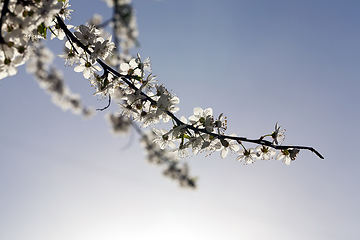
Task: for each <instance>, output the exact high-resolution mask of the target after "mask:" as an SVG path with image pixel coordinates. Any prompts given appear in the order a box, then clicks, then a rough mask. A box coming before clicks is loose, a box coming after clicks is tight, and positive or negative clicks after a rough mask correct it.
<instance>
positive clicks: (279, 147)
mask: <svg viewBox="0 0 360 240" xmlns="http://www.w3.org/2000/svg"><path fill="white" fill-rule="evenodd" d="M56 19H57V21H58V23H59V25H60V27H61V28H62V29H63V30H64V32H65V34H66V36H67V37H68V39H69V40H70V39H71V41H72V42H75V43H76V44H77V45H78V46H79V47H81V48H82V49H83V50H84V51H85V52H86V53H88V54H91V52H90V50H89V49H88V48H86V47H85V46H84V45H83V44H82V43H81V42H80V40H78V39H77V38H76V37H75V36H74V35H73V33H71V32H70V31H69V29H68V28H67V27H66V25H65V23H64V22H63V20H62V19H61V18H60V17H59V16H56ZM96 61H97V62H98V63H99V64H100V65H101V67H102V68H103V69H104V74H107V73H108V72H110V73H112V74H113V75H114V76H117V77H119V78H121V79H122V80H123V81H124V82H125V83H126V84H127V85H128V86H129V87H130V88H132V89H133V90H135V91H139V89H138V88H137V87H136V86H135V85H134V84H133V83H132V82H131V81H130V80H129V79H132V76H130V75H123V74H120V73H119V72H118V71H116V70H114V69H113V68H111V67H110V66H109V65H107V64H106V63H105V62H103V61H102V60H101V59H99V58H98V59H97V60H96ZM140 95H141V96H143V97H144V100H147V101H149V102H150V103H151V104H152V105H157V102H156V101H155V100H153V99H152V98H151V97H149V96H148V95H146V94H145V93H143V92H140ZM165 112H166V114H167V115H169V116H170V117H171V118H172V119H173V120H174V121H175V123H176V125H177V126H184V129H186V130H192V131H194V132H195V133H200V132H201V133H205V134H208V135H210V136H212V137H215V138H217V139H219V140H221V139H230V140H236V141H238V142H239V143H241V142H250V143H256V144H260V145H265V146H268V147H271V148H274V149H277V150H285V149H305V150H309V151H311V152H313V153H314V154H316V155H317V156H318V157H319V158H321V159H324V157H323V156H322V155H321V154H320V153H319V152H318V151H317V150H315V149H314V148H313V147H308V146H290V145H274V144H273V143H272V142H270V141H267V140H264V139H262V138H259V139H248V138H246V137H234V136H229V135H221V134H217V133H212V132H209V131H207V130H206V129H204V128H198V127H195V126H193V125H188V124H185V123H183V122H182V121H181V120H180V119H179V118H177V117H176V116H175V115H174V114H173V113H171V112H170V111H168V110H165Z"/></svg>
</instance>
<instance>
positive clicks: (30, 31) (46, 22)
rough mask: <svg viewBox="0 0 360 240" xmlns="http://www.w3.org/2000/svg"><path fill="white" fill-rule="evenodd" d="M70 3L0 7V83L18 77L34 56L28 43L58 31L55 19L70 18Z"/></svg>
mask: <svg viewBox="0 0 360 240" xmlns="http://www.w3.org/2000/svg"><path fill="white" fill-rule="evenodd" d="M69 6H70V5H69V0H63V1H58V0H42V1H41V0H29V1H17V0H4V1H1V3H0V8H1V9H2V11H1V19H0V25H1V30H0V33H1V34H0V79H3V78H5V77H7V76H12V75H15V74H16V73H17V67H18V66H20V65H22V64H24V63H25V62H26V61H27V60H28V59H29V58H30V57H31V55H32V54H33V51H32V50H33V47H32V46H31V41H38V40H39V39H42V38H46V30H47V29H48V28H51V29H54V31H53V33H55V32H56V29H59V28H58V26H56V23H55V22H54V21H53V20H54V15H58V16H59V17H60V18H62V19H66V18H70V13H71V11H72V10H68V9H67V8H68V7H69Z"/></svg>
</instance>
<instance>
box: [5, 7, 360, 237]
mask: <svg viewBox="0 0 360 240" xmlns="http://www.w3.org/2000/svg"><path fill="white" fill-rule="evenodd" d="M90 2H91V4H88V3H90ZM70 4H71V5H72V9H74V10H75V12H74V13H73V19H72V21H71V22H68V24H73V25H79V24H84V23H85V22H86V21H87V20H88V19H89V18H90V17H91V16H92V14H93V13H95V12H97V13H99V14H102V15H103V16H104V19H107V17H108V16H110V14H111V10H110V9H108V8H107V6H106V4H105V3H104V2H102V1H95V0H94V1H89V2H88V1H79V0H71V1H70ZM133 4H134V7H135V9H136V11H137V18H138V26H139V32H140V36H139V42H140V44H141V46H140V47H139V48H137V49H135V50H134V53H136V52H139V53H140V54H141V56H142V57H143V58H145V57H147V56H150V58H151V59H152V64H153V73H154V74H155V75H157V76H158V80H159V81H160V82H161V83H163V84H164V85H165V86H166V87H167V88H168V89H171V90H172V92H173V93H176V94H177V96H178V97H179V98H180V104H179V107H180V111H179V116H182V115H184V116H186V117H190V116H191V115H192V112H193V108H195V107H201V108H204V109H205V108H208V107H211V108H212V109H213V110H214V114H215V116H218V115H219V114H220V113H224V115H225V116H227V117H228V125H229V127H228V131H227V133H228V134H232V133H235V134H237V135H238V136H247V137H251V138H257V137H259V136H260V135H262V134H266V133H269V132H271V131H272V130H273V128H274V125H275V123H276V122H279V124H280V125H281V126H282V127H283V128H285V129H286V130H287V131H286V139H285V144H293V145H308V146H313V147H315V148H316V149H317V150H319V151H320V152H321V153H322V154H323V155H324V157H325V160H320V159H318V158H317V157H316V155H314V154H312V153H311V152H306V151H302V152H300V155H299V157H298V158H297V159H296V161H294V162H293V163H291V164H290V166H286V165H285V164H284V163H282V162H277V161H275V160H271V161H266V162H265V161H260V160H258V161H257V162H256V163H255V164H253V165H247V166H244V165H243V164H242V163H240V162H237V161H236V160H235V159H236V156H235V155H232V156H228V157H227V158H225V159H221V158H220V156H219V153H218V152H216V153H214V154H213V155H211V156H208V157H205V156H204V155H201V154H200V155H198V156H193V157H191V158H189V159H185V160H182V161H187V162H188V163H189V165H190V167H191V173H192V175H194V176H198V177H199V181H198V185H199V187H198V189H197V190H195V191H191V190H186V189H181V188H179V187H178V185H177V183H176V182H173V181H171V180H169V179H167V178H164V177H163V176H162V175H161V171H162V170H161V169H160V168H158V167H156V166H152V165H149V164H147V163H146V159H145V154H144V151H143V150H142V149H141V146H140V144H139V143H138V136H137V135H136V133H133V135H131V136H129V135H128V136H125V137H116V138H114V137H113V136H112V135H111V134H110V132H109V126H108V125H107V124H106V122H105V120H104V115H105V114H106V112H100V113H98V114H97V115H96V116H95V117H94V118H92V119H90V120H86V121H84V120H83V119H82V118H81V117H79V116H76V115H73V114H72V113H70V112H63V111H62V110H61V109H59V108H58V107H56V106H55V105H53V104H52V103H51V102H50V97H49V96H48V95H47V94H46V93H44V92H43V90H42V89H40V88H39V87H38V85H37V83H36V82H35V81H34V80H33V77H32V76H30V75H27V74H26V71H25V70H24V68H21V69H20V72H19V74H18V75H17V76H14V77H11V78H6V79H3V80H2V81H1V82H0V116H1V117H0V233H1V234H0V240H8V239H15V240H18V239H19V240H23V239H26V240H49V239H51V240H63V239H67V240H80V239H86V240H99V239H101V240H104V239H106V240H115V239H116V240H118V239H157V240H159V239H160V240H163V239H164V240H165V239H174V240H180V239H196V240H198V239H206V240H216V239H226V240H236V239H249V240H263V239H278V240H285V239H286V240H287V239H292V240H300V239H301V240H303V239H307V240H325V239H326V240H338V239H347V240H352V239H354V240H355V239H359V238H360V231H359V224H360V206H359V202H360V188H359V185H360V181H359V180H360V177H359V173H360V172H359V170H360V161H359V160H360V157H359V154H358V152H357V151H359V149H360V147H359V144H358V140H357V138H358V137H359V136H360V127H359V122H360V100H359V91H360V67H359V63H360V45H359V42H360V32H359V24H360V15H359V12H360V2H359V1H350V0H347V1H340V0H338V1H331V0H326V1H320V0H317V1H296V0H294V1H290V0H289V1H285V0H283V1H280V0H278V1H265V0H264V1H260V0H259V1H258V0H254V1H239V0H224V1H210V0H207V1H201V0H198V1H191V0H181V1H180V0H164V1H152V0H134V2H133ZM48 44H49V46H51V47H52V48H53V49H55V50H54V51H55V53H56V54H62V52H61V51H62V43H61V42H60V41H58V40H54V41H51V42H50V40H48ZM56 51H57V52H56ZM56 63H57V64H58V66H59V67H62V66H63V62H62V60H61V59H57V60H56ZM62 68H63V71H64V75H65V77H66V79H67V84H68V85H69V86H70V88H71V90H72V91H73V92H75V93H79V94H81V95H82V97H83V100H84V102H85V104H86V105H91V106H94V107H103V106H104V105H105V104H106V103H107V102H106V101H100V100H98V99H97V98H96V97H93V96H92V94H93V92H94V89H93V88H91V87H90V85H89V83H88V81H87V80H85V79H84V78H83V76H82V75H81V74H79V73H75V72H74V71H73V69H72V68H71V67H62ZM116 110H117V108H116V106H115V104H114V105H113V106H112V108H111V109H110V110H109V111H116ZM161 127H163V128H168V127H169V126H167V125H165V124H162V125H161ZM129 142H130V143H132V144H131V147H130V148H128V149H126V150H123V147H124V146H127V144H129ZM247 146H248V147H250V146H251V145H247ZM139 149H141V150H139Z"/></svg>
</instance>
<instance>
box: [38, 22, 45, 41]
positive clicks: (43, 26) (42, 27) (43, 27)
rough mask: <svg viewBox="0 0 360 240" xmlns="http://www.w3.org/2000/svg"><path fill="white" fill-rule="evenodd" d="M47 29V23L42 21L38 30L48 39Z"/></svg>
mask: <svg viewBox="0 0 360 240" xmlns="http://www.w3.org/2000/svg"><path fill="white" fill-rule="evenodd" d="M46 30H47V27H45V24H44V23H42V24H40V25H39V26H38V32H39V33H40V34H41V35H43V36H44V38H45V39H46Z"/></svg>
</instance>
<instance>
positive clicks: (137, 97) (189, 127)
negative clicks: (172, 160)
mask: <svg viewBox="0 0 360 240" xmlns="http://www.w3.org/2000/svg"><path fill="white" fill-rule="evenodd" d="M56 19H57V21H58V24H59V25H60V27H61V28H62V29H63V31H64V32H65V34H66V36H67V37H68V39H70V40H71V41H72V42H74V43H76V44H77V46H79V47H81V48H82V49H83V50H84V52H86V53H87V54H89V55H91V54H93V52H92V51H90V50H89V48H87V47H85V46H84V44H83V43H82V42H81V41H80V40H79V39H78V38H76V37H75V36H74V35H73V34H72V33H71V32H70V31H69V29H68V28H67V27H66V25H65V23H64V22H63V20H62V19H61V18H60V17H59V16H57V17H56ZM96 61H97V62H98V63H99V64H100V66H101V67H102V68H103V70H104V73H103V76H102V77H101V78H106V79H107V78H108V75H109V73H111V74H112V75H113V76H115V77H117V78H119V79H121V81H123V82H124V83H126V84H127V85H128V87H129V88H130V89H131V90H132V93H131V94H133V95H131V94H130V95H131V99H132V100H133V101H134V102H136V101H138V102H140V103H139V104H140V106H139V107H140V108H142V107H143V106H145V105H146V102H148V105H149V106H150V107H149V109H150V111H149V112H146V111H142V112H141V114H143V115H144V116H143V117H144V119H146V118H147V117H145V116H146V115H147V114H148V113H150V112H151V108H154V111H155V109H156V114H155V116H153V117H152V118H155V119H150V121H151V124H153V123H156V122H158V120H159V119H160V118H163V120H164V119H168V117H170V118H171V119H172V120H173V123H174V126H173V130H171V131H170V132H168V133H167V134H166V135H163V136H161V137H168V136H169V134H170V133H173V132H174V131H175V129H176V128H178V130H181V133H179V132H178V133H177V135H176V134H175V135H174V134H173V140H175V139H181V143H180V147H179V150H180V149H185V148H186V147H190V146H189V145H190V144H191V142H190V139H191V138H192V137H195V138H202V140H203V145H202V146H201V149H205V148H207V147H209V148H210V149H212V150H218V149H221V148H222V152H223V151H224V149H226V148H228V147H229V141H231V140H235V141H236V142H238V143H239V144H240V145H241V146H242V147H243V148H244V150H245V153H247V154H248V155H247V156H250V155H249V154H250V152H249V151H247V150H246V148H245V147H244V145H243V144H242V142H249V143H255V144H259V145H262V146H266V147H270V148H273V149H277V150H281V153H282V155H284V156H288V158H290V159H291V160H292V161H293V160H295V158H296V156H297V153H298V152H299V151H300V149H305V150H310V151H312V152H313V153H315V154H316V155H317V156H318V157H319V158H321V159H324V157H323V156H322V155H321V154H320V153H319V152H318V151H317V150H315V149H314V148H313V147H308V146H290V145H279V143H278V142H279V140H280V138H282V137H279V136H282V135H283V133H281V134H280V131H279V130H280V127H278V125H276V127H275V131H274V132H273V133H272V134H268V135H265V136H271V137H272V138H273V142H270V141H268V140H265V139H264V137H265V136H262V137H260V138H259V139H248V138H246V137H238V136H232V135H224V134H223V133H221V132H220V128H221V124H222V123H221V120H217V122H216V121H214V119H213V117H212V115H211V116H210V115H206V116H202V118H203V119H202V120H200V118H199V119H198V121H193V122H192V124H187V123H186V122H184V121H182V120H180V119H179V118H177V117H176V116H175V115H174V113H173V112H174V111H170V108H171V107H173V106H172V104H171V103H170V102H169V99H171V98H173V96H171V95H169V93H168V92H167V90H166V89H164V88H163V87H162V86H160V87H159V86H158V85H157V86H156V87H157V90H156V91H157V94H156V95H157V97H156V98H154V97H150V96H149V95H148V94H146V93H144V92H143V91H142V89H143V88H144V86H145V85H146V84H147V83H148V82H149V81H151V80H152V79H151V74H150V75H149V76H148V79H147V80H146V81H144V80H143V79H144V73H143V70H142V69H141V68H142V66H143V63H142V62H141V60H140V57H139V56H138V58H137V59H135V60H134V62H135V63H134V64H133V65H132V66H131V67H129V66H130V65H129V66H126V67H124V68H126V70H128V72H127V74H121V73H119V72H118V71H116V70H114V69H113V68H111V67H110V66H108V65H107V64H106V63H105V62H104V61H102V60H101V59H100V58H97V59H96ZM129 64H130V63H129ZM120 69H121V66H120ZM130 70H131V71H130ZM136 70H141V73H140V74H138V75H137V74H134V72H135V71H136ZM149 77H150V79H149ZM136 80H138V81H139V82H136ZM136 83H137V84H138V85H137V86H135V84H136ZM115 85H116V84H115ZM115 85H114V86H115ZM117 85H118V86H119V85H120V82H117ZM118 86H115V87H118ZM100 92H101V93H104V92H103V91H102V89H100ZM134 93H135V94H134ZM150 93H151V92H150ZM105 95H106V93H105ZM128 95H129V94H128ZM156 95H155V96H156ZM109 96H110V95H109ZM162 97H164V98H165V99H166V100H164V104H165V105H166V107H163V106H161V105H162V104H161V98H162ZM127 98H129V96H128V97H127ZM126 107H128V108H130V110H131V108H132V103H130V104H129V105H127V106H126ZM104 109H105V108H104ZM211 111H212V110H211ZM158 112H160V114H159V113H158ZM132 114H133V115H137V114H138V113H136V110H134V111H132V112H131V111H130V112H129V111H128V112H127V115H129V116H130V115H132ZM165 115H166V116H165ZM221 116H222V114H221V115H220V116H219V118H220V117H221ZM136 117H137V118H138V119H141V117H139V116H136ZM204 117H205V118H204ZM156 118H157V119H156ZM206 118H208V119H206ZM147 120H149V119H147ZM143 121H144V120H143ZM199 121H200V122H199ZM201 121H203V122H201ZM165 122H167V120H166V121H165ZM199 123H200V124H199ZM147 125H148V124H147ZM214 128H217V132H214ZM201 134H204V136H201ZM204 137H206V138H208V139H207V140H205V138H204ZM185 138H187V139H189V141H188V142H187V143H188V144H187V146H186V144H185V141H184V140H185ZM213 141H214V142H215V143H214V144H215V145H216V146H215V145H214V146H212V147H210V145H211V142H213ZM263 149H264V148H263ZM212 150H211V151H212ZM227 151H228V150H226V151H224V152H227ZM222 155H225V156H226V154H222ZM282 155H281V154H280V155H279V157H278V158H281V156H282ZM225 156H224V157H225ZM245 157H246V155H245ZM248 160H249V159H248ZM287 162H288V161H287ZM245 163H250V162H249V161H247V160H245ZM251 163H252V159H251Z"/></svg>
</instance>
